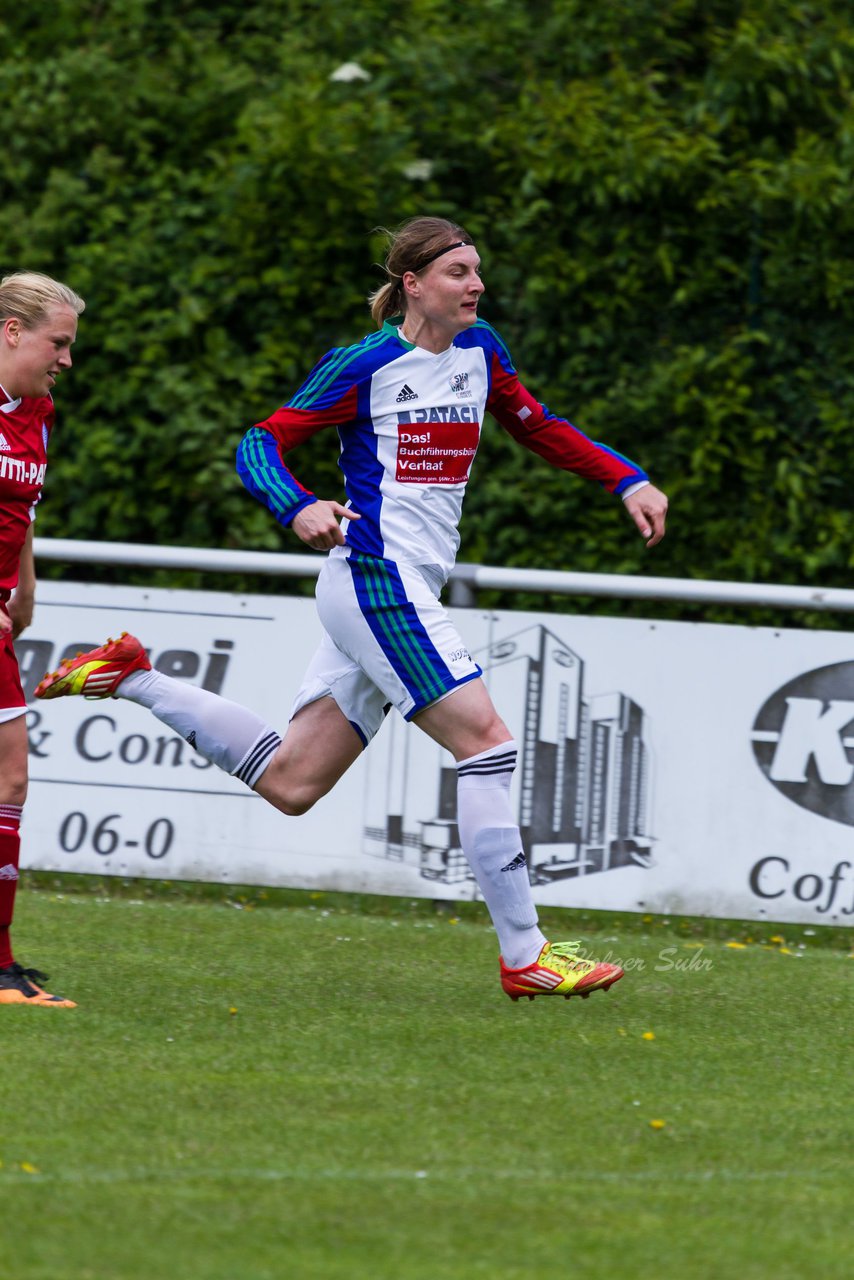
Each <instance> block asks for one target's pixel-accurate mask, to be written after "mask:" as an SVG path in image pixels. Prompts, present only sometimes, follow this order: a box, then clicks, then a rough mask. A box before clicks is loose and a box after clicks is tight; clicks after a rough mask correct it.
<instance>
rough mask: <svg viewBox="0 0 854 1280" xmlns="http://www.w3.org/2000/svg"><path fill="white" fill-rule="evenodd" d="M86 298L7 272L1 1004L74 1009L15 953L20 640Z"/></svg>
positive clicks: (2, 406)
mask: <svg viewBox="0 0 854 1280" xmlns="http://www.w3.org/2000/svg"><path fill="white" fill-rule="evenodd" d="M84 306H85V304H84V302H83V299H82V298H79V297H78V296H77V294H76V293H74V292H73V291H72V290H71V289H69V288H68V287H67V286H66V285H64V284H60V283H59V282H58V281H56V280H52V279H51V278H50V277H49V276H43V275H39V274H37V273H36V272H30V271H19V272H16V273H15V274H14V275H9V276H6V277H5V278H4V279H3V280H2V281H0V326H2V327H0V1005H13V1004H15V1005H25V1006H28V1007H30V1008H36V1007H50V1008H52V1009H73V1008H75V1004H74V1002H73V1001H72V1000H63V998H62V997H61V996H54V995H50V993H49V992H47V991H45V990H44V989H43V987H42V986H41V985H40V984H41V983H42V982H46V981H47V975H46V974H43V973H40V972H39V970H38V969H25V968H23V967H22V966H21V965H20V964H18V963H17V962H16V961H15V959H14V956H13V954H12V942H11V937H10V925H11V923H12V915H13V912H14V907H15V892H16V890H17V888H18V860H19V855H20V848H21V840H20V825H21V813H22V811H23V807H24V801H25V800H26V797H27V726H26V720H25V716H26V712H27V704H26V701H25V700H24V694H23V690H22V688H21V677H20V673H19V671H18V661H17V658H16V657H15V650H14V647H13V644H12V641H13V640H14V639H15V637H16V636H18V635H20V633H21V632H22V631H23V630H24V628H25V627H27V626H29V624H30V622H31V621H32V616H33V604H34V598H35V586H36V575H35V565H34V562H33V520H34V518H35V516H34V510H35V505H36V503H37V502H38V500H39V498H40V496H41V489H42V485H43V483H44V475H45V468H46V466H47V444H48V439H49V437H50V433H51V429H52V427H53V420H54V409H53V399H52V398H51V394H50V392H51V388H52V387H53V385H54V383H55V382H56V380H57V378H58V377H59V375H60V374H61V373H63V372H64V371H65V370H66V369H70V368H71V344H72V343H73V342H74V339H75V338H76V336H77V317H78V316H79V315H80V314H81V313H82V311H83V309H84Z"/></svg>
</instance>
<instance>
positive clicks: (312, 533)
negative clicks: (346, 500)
mask: <svg viewBox="0 0 854 1280" xmlns="http://www.w3.org/2000/svg"><path fill="white" fill-rule="evenodd" d="M342 518H343V519H345V520H359V519H361V517H360V516H359V514H358V512H357V511H353V509H352V508H351V507H342V506H341V503H340V502H324V501H323V500H322V499H320V498H318V500H317V502H312V504H311V506H308V507H303V509H302V511H298V512H297V514H296V515H295V516H294V518H293V520H292V521H291V528H292V529H293V531H294V533H295V534H296V535H297V537H298V538H299V539H300V541H301V542H304V543H305V544H306V546H307V547H313V548H314V550H315V551H328V550H329V548H330V547H341V546H343V545H344V534H343V533H342V532H341V526H340V524H339V523H338V521H339V520H340V519H342Z"/></svg>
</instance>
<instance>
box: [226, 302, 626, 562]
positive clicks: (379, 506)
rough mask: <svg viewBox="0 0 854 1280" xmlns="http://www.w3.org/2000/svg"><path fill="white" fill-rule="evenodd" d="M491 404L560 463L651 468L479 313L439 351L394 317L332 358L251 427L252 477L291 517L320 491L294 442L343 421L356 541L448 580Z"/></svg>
mask: <svg viewBox="0 0 854 1280" xmlns="http://www.w3.org/2000/svg"><path fill="white" fill-rule="evenodd" d="M486 412H489V413H490V414H492V416H493V417H494V418H496V419H497V421H498V422H499V423H500V425H501V426H502V427H504V428H505V429H506V430H507V431H508V432H509V433H510V435H512V436H513V437H514V439H516V440H518V441H519V443H520V444H523V445H525V447H526V448H528V449H531V450H532V451H533V452H534V453H538V454H540V455H541V456H542V457H544V458H546V459H547V460H548V461H549V462H551V463H553V464H554V465H555V466H558V467H562V468H564V469H565V470H568V471H574V472H576V473H577V474H579V475H581V476H585V477H587V478H589V479H593V480H598V481H599V482H600V483H601V484H603V485H604V486H605V488H606V489H608V490H609V491H610V492H612V493H617V494H619V493H622V492H623V490H625V489H626V488H628V487H629V486H630V485H634V484H636V483H637V482H638V481H643V480H646V479H647V476H646V473H645V472H644V471H642V470H641V468H640V467H638V466H636V464H635V463H633V462H630V461H629V460H628V459H627V458H624V457H623V456H622V455H621V454H619V453H616V452H615V451H614V450H613V449H609V448H608V447H607V446H606V445H603V444H597V443H596V442H595V441H592V440H590V439H588V437H587V436H585V435H584V434H583V433H582V432H581V431H578V430H577V429H576V428H575V427H574V426H572V424H571V423H569V422H567V421H565V420H564V419H562V418H558V417H555V415H554V414H552V413H550V412H549V410H548V409H547V408H546V407H545V406H544V405H542V404H540V403H539V402H538V401H537V400H536V399H535V398H534V396H532V395H531V394H530V392H529V391H527V390H526V389H525V387H523V386H522V384H521V382H520V381H519V379H518V377H517V374H516V371H515V369H514V368H513V364H512V361H511V359H510V354H509V352H508V351H507V348H506V347H505V346H504V343H503V342H502V340H501V338H500V337H499V335H498V334H497V333H496V331H495V330H494V329H493V328H492V327H491V326H490V325H489V324H487V323H486V322H485V321H482V320H478V321H477V322H476V324H474V325H473V326H472V327H471V328H470V329H467V330H465V331H464V332H462V333H460V334H458V335H457V337H456V338H455V339H454V341H453V343H452V344H451V346H450V347H448V349H447V350H446V351H443V352H441V353H440V354H438V355H435V354H433V353H432V352H430V351H425V350H424V349H423V348H421V347H416V346H413V345H412V344H411V343H409V342H407V341H406V339H405V338H403V337H402V336H401V334H400V331H399V329H398V328H397V327H396V325H395V324H394V323H391V322H386V324H384V325H383V327H382V329H380V330H379V331H378V332H377V333H374V334H371V335H370V336H369V337H366V338H364V339H363V340H362V341H361V342H359V343H356V344H355V345H354V346H352V347H343V348H337V349H335V350H333V351H330V352H329V353H328V354H327V355H325V356H324V357H323V359H322V360H321V361H320V363H319V364H318V365H317V366H316V367H315V368H314V369H313V370H312V372H311V373H310V375H309V377H308V378H307V379H306V381H305V382H304V383H303V385H302V386H301V387H300V389H299V391H298V392H297V393H296V395H295V396H294V397H293V398H292V399H291V400H289V401H288V402H287V404H285V405H284V406H283V407H282V408H281V409H277V410H276V412H275V413H273V414H271V416H270V417H269V418H267V419H266V420H265V421H264V422H260V423H258V424H257V425H256V426H254V427H252V428H250V430H249V431H248V432H247V433H246V435H245V436H244V438H243V440H242V442H241V444H240V447H239V450H238V457H237V469H238V472H239V474H240V477H241V479H242V480H243V483H244V484H245V485H246V487H247V488H248V489H249V491H250V493H252V494H253V495H254V496H255V497H256V498H258V499H259V500H260V501H261V502H263V503H264V504H265V505H266V506H267V507H268V508H269V509H270V511H271V512H272V513H273V515H274V516H275V517H276V519H277V520H278V521H279V522H280V523H281V524H283V525H286V526H287V525H289V524H290V523H291V521H292V520H293V518H294V516H295V515H296V514H297V512H298V511H301V510H302V509H303V507H305V506H307V505H308V504H309V503H311V502H315V501H316V500H317V499H316V498H315V495H314V494H313V493H310V492H309V491H308V490H307V489H305V488H304V487H303V486H302V485H301V484H300V483H299V481H298V480H297V479H296V477H295V476H294V474H293V472H292V471H291V470H290V469H289V467H288V466H287V465H286V463H285V456H286V455H287V454H288V453H289V452H290V450H292V449H293V448H294V447H295V446H296V445H298V444H300V443H301V442H302V441H303V440H306V439H308V438H309V437H310V436H312V435H314V434H315V433H316V432H317V431H320V430H322V429H323V428H324V427H335V428H336V429H337V431H338V437H339V442H340V456H339V465H340V468H341V471H342V472H343V475H344V487H345V491H346V494H347V505H348V506H350V507H352V508H353V510H354V511H357V512H358V513H359V514H360V516H361V519H360V520H353V521H349V522H348V521H345V522H344V524H343V525H342V529H343V530H344V534H345V542H346V546H347V547H348V548H350V549H351V550H352V551H355V552H361V553H362V554H364V555H370V556H379V557H381V558H383V559H386V560H391V561H395V562H398V563H404V564H410V565H417V566H424V567H431V568H433V569H434V571H437V574H438V577H439V578H440V579H441V580H442V581H444V580H445V579H447V577H448V574H449V573H450V571H451V568H452V567H453V564H454V560H455V557H456V553H457V549H458V547H459V541H460V538H459V533H458V525H459V520H460V514H461V510H462V503H463V497H464V494H465V488H466V483H467V481H468V478H469V473H470V470H471V465H472V462H473V460H474V457H475V454H476V452H477V447H478V443H479V441H480V433H481V430H482V428H483V421H484V415H485V413H486Z"/></svg>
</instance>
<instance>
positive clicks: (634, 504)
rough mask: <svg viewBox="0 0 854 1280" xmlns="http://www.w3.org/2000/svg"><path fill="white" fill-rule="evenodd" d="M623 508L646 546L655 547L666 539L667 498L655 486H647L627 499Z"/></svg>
mask: <svg viewBox="0 0 854 1280" xmlns="http://www.w3.org/2000/svg"><path fill="white" fill-rule="evenodd" d="M623 506H624V507H625V508H626V510H627V511H628V513H629V515H630V516H631V517H632V519H633V520H634V522H635V524H636V525H637V527H638V530H639V531H640V535H641V537H642V538H646V545H647V546H648V547H654V546H656V545H657V544H658V543H659V542H661V539H662V538H663V537H664V521H665V518H666V516H667V498H666V497H665V495H664V494H663V493H662V492H661V490H660V489H656V487H655V485H654V484H645V485H644V487H643V488H642V489H638V491H637V493H633V494H632V496H631V497H630V498H626V499H625V501H624V502H623Z"/></svg>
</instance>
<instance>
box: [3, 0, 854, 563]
mask: <svg viewBox="0 0 854 1280" xmlns="http://www.w3.org/2000/svg"><path fill="white" fill-rule="evenodd" d="M6 10H7V12H6V14H5V16H4V18H3V20H2V22H0V36H2V38H3V44H4V47H5V48H6V49H7V50H13V51H14V56H13V57H12V56H10V57H8V58H7V59H6V60H5V61H4V62H3V65H2V67H0V96H2V100H3V101H4V103H5V104H6V119H7V135H6V148H5V150H6V155H5V164H4V179H3V182H4V198H3V200H2V203H0V267H2V268H3V269H4V270H8V269H15V268H17V267H22V266H23V267H30V268H34V269H41V270H47V271H49V272H52V273H54V274H56V275H58V276H60V277H62V278H65V279H67V280H68V281H69V283H71V284H72V285H73V286H74V287H75V288H77V289H78V290H79V291H80V292H81V293H82V294H83V295H84V297H85V298H86V299H87V304H88V307H87V312H86V315H85V316H84V318H83V321H82V323H81V327H80V337H79V340H78V344H77V347H76V348H75V350H76V355H77V360H78V362H79V364H78V366H77V367H75V369H74V371H73V375H72V376H71V377H70V378H69V381H68V383H67V384H64V383H63V384H61V385H60V387H59V390H58V393H57V399H58V403H59V408H60V415H61V416H60V430H58V432H57V435H56V438H55V445H54V453H53V457H52V460H51V467H50V471H49V477H48V486H47V498H48V500H47V501H46V502H45V504H44V506H43V508H42V514H41V516H40V522H39V531H40V532H41V533H42V534H44V535H53V536H66V537H75V538H103V539H111V540H130V541H140V542H165V543H174V544H181V543H183V544H198V545H210V546H226V547H244V546H249V547H257V548H269V549H273V548H275V549H281V548H284V549H290V550H301V549H302V548H301V546H300V545H299V544H297V543H296V540H295V539H292V538H291V537H289V536H285V537H284V538H283V537H282V535H281V533H280V531H279V530H278V528H277V527H276V526H275V524H274V523H273V522H272V521H271V520H270V518H269V517H268V516H267V515H266V513H265V512H264V511H263V510H262V509H261V508H260V507H257V506H256V505H255V504H253V503H252V501H251V499H249V497H248V495H246V494H245V492H244V491H243V489H242V488H241V486H240V485H239V482H238V481H237V479H236V476H235V474H234V470H233V452H234V448H235V445H236V443H237V441H238V439H239V438H240V435H241V434H242V432H243V430H244V429H245V427H246V426H247V425H249V424H251V423H252V422H255V421H257V420H259V419H260V418H262V417H265V416H266V415H267V414H268V413H269V412H270V411H271V410H272V409H273V408H275V407H276V406H277V405H278V404H280V403H281V402H282V401H283V400H284V399H285V398H286V397H287V396H288V395H289V393H290V392H291V391H292V390H293V388H294V387H295V386H296V385H297V384H298V382H299V381H300V380H301V378H302V375H303V374H304V372H305V371H306V370H307V368H308V367H309V366H310V364H311V363H313V361H314V360H315V359H316V358H317V357H318V356H319V355H320V354H321V353H322V352H323V351H325V350H327V349H328V348H329V347H330V346H333V345H336V344H341V343H347V342H351V341H354V340H356V339H357V338H359V337H360V336H361V335H362V334H363V333H364V332H366V331H367V329H368V328H369V327H370V319H369V316H368V313H367V309H366V306H365V296H366V294H367V292H368V291H369V290H370V289H371V288H372V287H373V286H374V284H375V283H376V281H377V279H378V276H377V272H376V269H375V267H374V265H373V264H374V263H375V262H376V261H377V260H378V259H379V256H380V254H381V249H382V242H381V238H380V237H379V236H378V235H377V234H375V233H374V231H373V229H374V228H376V227H378V226H381V225H388V224H394V223H396V222H398V221H400V220H401V219H403V218H405V217H407V216H409V215H411V214H414V213H417V212H422V211H424V212H427V211H429V212H439V213H448V214H450V215H452V216H454V217H456V218H458V219H459V220H460V221H462V222H463V223H464V225H466V226H467V227H469V228H470V230H471V231H472V232H473V233H474V235H475V236H476V238H477V242H478V246H479V248H480V250H481V253H482V257H483V260H484V276H485V280H486V283H487V288H488V293H487V296H486V300H485V303H484V312H483V313H484V314H485V315H486V317H487V318H488V319H490V320H491V321H492V322H493V323H494V324H496V325H497V326H498V328H499V329H500V330H501V331H502V333H503V335H504V337H505V338H506V340H507V341H508V343H509V345H510V347H511V350H512V351H513V353H514V357H515V359H516V363H517V366H518V367H519V369H520V372H521V373H522V375H523V377H524V378H525V380H526V381H527V382H528V384H529V385H530V387H531V389H532V390H533V391H535V393H537V394H538V395H539V396H540V398H542V399H544V400H545V402H546V403H547V404H548V405H549V407H550V408H552V409H553V410H554V411H556V412H560V413H563V414H566V415H567V416H569V417H571V418H572V420H573V421H575V422H576V423H577V424H578V425H579V426H581V427H583V428H584V429H585V430H586V431H588V433H589V434H591V435H593V436H594V437H596V438H601V439H604V440H606V441H607V442H608V443H609V444H611V445H613V446H614V447H616V448H618V449H619V450H621V451H622V452H625V453H627V454H629V455H630V456H633V457H636V458H637V459H638V460H639V461H641V462H642V463H643V464H644V465H646V466H647V467H648V469H649V470H650V471H651V472H652V474H653V476H654V478H655V479H656V480H657V481H658V482H659V483H660V484H661V486H662V487H663V488H665V489H666V490H667V491H668V493H669V494H670V495H671V498H672V519H671V531H670V534H669V537H668V538H667V539H666V541H665V542H664V543H663V544H662V546H661V547H660V548H658V549H656V550H655V551H654V552H653V553H651V554H650V553H647V552H646V550H645V548H644V546H643V543H642V541H641V540H640V539H639V538H637V536H636V535H635V534H634V532H633V530H632V529H631V527H630V526H629V524H628V523H627V522H626V521H625V518H624V516H623V515H622V513H621V512H620V511H619V510H615V504H614V501H613V500H612V499H610V498H609V497H608V496H607V495H605V494H604V493H601V492H600V491H599V490H597V489H595V488H594V487H592V486H590V485H589V484H586V483H584V482H581V481H579V480H576V479H574V478H571V477H567V476H565V475H562V474H560V473H558V472H554V471H552V470H551V469H550V468H548V467H547V466H546V465H545V464H543V463H541V462H540V461H539V460H538V459H536V458H535V457H534V456H533V455H528V454H527V453H522V452H520V451H519V449H518V446H516V445H514V444H513V443H512V442H511V441H510V440H509V439H507V438H505V437H503V435H502V433H500V432H499V431H498V429H497V428H495V427H494V424H492V427H493V429H492V430H489V431H487V433H486V436H485V441H484V444H483V446H482V449H483V452H482V454H481V455H480V456H479V458H478V460H477V461H476V463H475V471H474V483H473V484H472V487H471V490H470V493H469V497H468V500H467V506H466V516H465V518H464V522H463V546H462V550H461V557H462V558H463V559H468V560H481V561H485V562H490V563H505V564H512V565H535V566H538V567H555V568H569V569H582V570H595V571H616V572H653V573H656V574H664V575H678V576H692V575H697V576H701V577H716V578H733V579H737V580H756V581H760V580H769V581H780V582H815V583H821V584H824V585H836V586H848V585H850V570H851V567H852V564H854V549H852V548H854V537H852V534H854V514H852V501H851V493H852V488H854V462H852V446H851V444H850V443H849V441H850V426H849V423H850V419H851V417H852V410H854V354H852V352H853V351H854V343H852V333H853V332H854V324H852V321H854V314H852V313H854V235H852V231H854V226H852V223H853V222H854V212H852V189H853V188H854V184H852V169H853V168H854V108H852V88H851V82H852V77H854V19H852V17H851V9H850V4H849V3H847V2H845V3H843V2H842V0H825V2H824V3H822V4H817V3H816V4H812V3H800V2H795V0H777V2H776V3H772V2H771V0H744V2H743V3H736V2H735V0H733V2H731V3H722V2H720V0H703V2H700V0H665V2H664V3H660V2H658V0H656V2H653V0H635V2H634V3H629V2H628V0H611V2H610V3H609V4H607V5H601V6H591V5H589V4H587V3H582V2H581V0H553V2H551V3H550V2H549V0H480V2H479V3H477V4H474V5H470V6H465V7H459V8H454V7H451V6H448V5H447V4H446V3H444V0H442V2H439V0H412V2H411V3H410V4H408V5H406V6H400V5H397V4H391V3H380V2H379V0H363V3H361V4H360V5H352V4H344V3H342V2H341V0H326V2H325V3H323V4H320V5H318V4H313V3H308V2H305V3H302V2H297V0H292V2H291V3H287V2H284V0H266V2H265V3H264V4H255V5H253V4H252V3H246V4H237V3H231V2H228V3H202V2H201V0H186V2H184V3H166V0H163V2H162V3H160V2H158V0H101V2H100V3H94V2H90V3H84V2H83V0H55V2H54V3H50V4H48V3H43V2H42V0H31V3H29V4H27V5H21V6H19V7H18V10H17V13H16V14H15V15H14V16H11V15H10V12H9V10H10V7H9V6H6ZM345 63H355V64H357V65H358V67H360V68H361V69H362V70H363V71H364V77H359V78H356V79H348V80H338V79H334V78H332V73H333V72H335V70H336V68H339V67H340V66H341V65H342V64H345ZM336 453H337V448H336V442H335V440H334V437H333V436H332V435H331V434H328V435H325V436H322V437H320V438H319V439H316V440H315V441H313V442H312V443H311V444H309V445H307V446H305V447H304V448H303V450H302V451H301V455H300V456H298V457H297V458H296V459H295V467H296V469H297V472H298V474H299V475H300V477H301V478H302V479H303V480H304V481H305V483H307V484H309V485H310V486H312V487H315V488H318V489H319V490H320V491H321V492H322V493H323V494H324V495H327V496H330V497H333V496H334V497H340V495H341V486H340V482H339V477H338V474H337V471H336V468H335V457H336Z"/></svg>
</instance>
